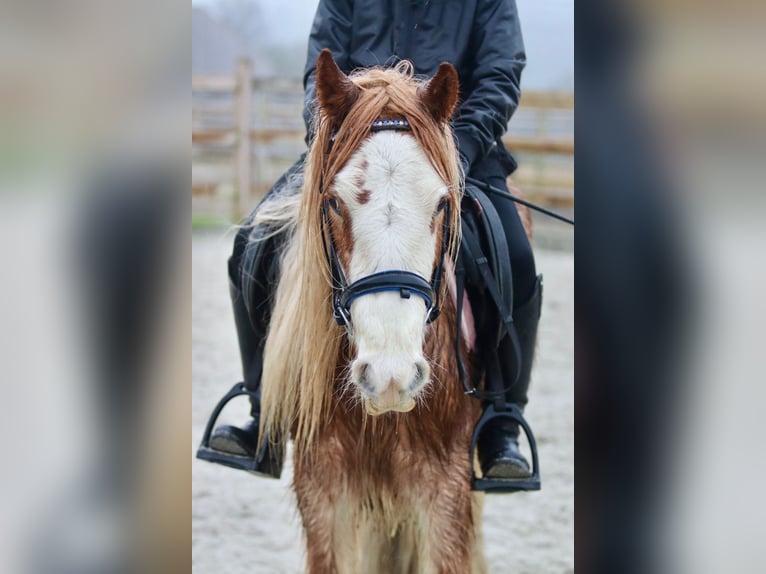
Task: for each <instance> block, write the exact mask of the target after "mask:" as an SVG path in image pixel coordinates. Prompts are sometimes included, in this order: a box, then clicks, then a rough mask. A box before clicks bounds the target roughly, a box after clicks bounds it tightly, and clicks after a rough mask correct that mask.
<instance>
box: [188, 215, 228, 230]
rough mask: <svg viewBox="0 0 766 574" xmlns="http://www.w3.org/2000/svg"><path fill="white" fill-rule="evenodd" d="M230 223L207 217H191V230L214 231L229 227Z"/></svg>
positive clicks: (221, 219) (220, 218)
mask: <svg viewBox="0 0 766 574" xmlns="http://www.w3.org/2000/svg"><path fill="white" fill-rule="evenodd" d="M230 225H231V221H228V220H226V219H223V218H222V217H211V216H209V215H192V229H216V228H222V227H229V226H230Z"/></svg>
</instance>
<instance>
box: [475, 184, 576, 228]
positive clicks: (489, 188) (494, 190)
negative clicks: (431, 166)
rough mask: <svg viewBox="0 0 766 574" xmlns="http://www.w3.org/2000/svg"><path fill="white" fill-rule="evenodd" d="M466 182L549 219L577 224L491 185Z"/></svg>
mask: <svg viewBox="0 0 766 574" xmlns="http://www.w3.org/2000/svg"><path fill="white" fill-rule="evenodd" d="M465 182H466V183H469V184H471V185H475V186H476V187H478V188H479V189H482V190H484V191H485V192H486V193H491V194H492V195H497V196H499V197H502V198H503V199H507V200H508V201H513V202H515V203H520V204H521V205H526V206H527V207H528V208H530V209H534V210H535V211H539V212H540V213H544V214H545V215H547V216H548V217H553V218H554V219H558V220H559V221H563V222H564V223H568V224H569V225H572V226H574V224H575V222H574V219H570V218H568V217H564V216H563V215H561V214H559V213H556V212H555V211H551V210H550V209H545V208H544V207H540V206H539V205H536V204H534V203H532V202H531V201H527V200H526V199H521V198H520V197H516V196H515V195H511V194H510V193H508V192H506V191H503V190H501V189H498V188H496V187H493V186H491V185H489V184H488V183H484V182H483V181H481V180H478V179H474V178H472V177H466V178H465Z"/></svg>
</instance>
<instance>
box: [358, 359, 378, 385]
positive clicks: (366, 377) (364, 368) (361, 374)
mask: <svg viewBox="0 0 766 574" xmlns="http://www.w3.org/2000/svg"><path fill="white" fill-rule="evenodd" d="M355 370H356V380H357V383H359V386H360V387H362V388H363V389H364V390H366V391H369V392H372V391H373V390H374V387H373V385H372V382H371V381H370V363H367V362H364V363H358V364H357V365H356V366H355Z"/></svg>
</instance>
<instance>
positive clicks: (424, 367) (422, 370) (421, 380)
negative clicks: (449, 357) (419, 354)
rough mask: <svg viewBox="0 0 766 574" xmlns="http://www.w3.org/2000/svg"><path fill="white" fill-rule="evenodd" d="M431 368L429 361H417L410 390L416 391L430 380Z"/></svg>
mask: <svg viewBox="0 0 766 574" xmlns="http://www.w3.org/2000/svg"><path fill="white" fill-rule="evenodd" d="M428 375H429V368H428V363H426V362H425V361H418V362H416V363H415V376H414V377H412V382H411V383H410V392H415V391H416V390H418V388H420V387H421V386H422V385H423V384H425V382H426V381H427V380H428Z"/></svg>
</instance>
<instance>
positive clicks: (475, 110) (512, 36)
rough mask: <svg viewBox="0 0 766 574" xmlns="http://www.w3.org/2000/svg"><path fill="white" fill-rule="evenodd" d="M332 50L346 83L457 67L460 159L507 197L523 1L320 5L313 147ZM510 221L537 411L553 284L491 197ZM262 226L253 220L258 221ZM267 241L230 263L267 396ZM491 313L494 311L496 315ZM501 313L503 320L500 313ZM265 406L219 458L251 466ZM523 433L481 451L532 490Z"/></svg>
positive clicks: (225, 436)
mask: <svg viewBox="0 0 766 574" xmlns="http://www.w3.org/2000/svg"><path fill="white" fill-rule="evenodd" d="M323 48H329V49H330V50H331V51H332V54H333V56H334V58H335V61H336V62H337V64H338V66H339V67H340V68H341V70H343V71H344V72H345V73H349V72H351V71H352V70H354V69H355V68H361V67H369V66H376V65H393V64H395V63H397V62H398V61H400V60H404V59H406V60H409V61H410V62H412V64H413V65H414V68H415V72H416V74H423V75H428V76H431V75H433V74H434V73H435V71H436V69H437V68H438V66H439V64H440V63H441V62H444V61H447V62H450V63H452V64H453V65H454V66H455V67H456V68H457V70H458V73H459V77H460V99H459V101H460V102H461V103H460V105H459V108H458V110H457V113H456V114H455V119H454V123H453V128H454V133H455V137H456V140H457V144H458V150H459V154H460V160H461V162H462V164H463V169H464V172H465V174H466V176H468V177H471V178H474V179H478V180H480V181H482V182H485V183H487V184H490V185H492V186H494V187H495V188H499V189H501V190H507V187H506V183H505V178H506V176H507V175H508V174H510V173H511V172H513V171H514V170H515V168H516V162H515V161H514V159H513V158H512V157H511V155H510V154H509V153H508V151H507V150H506V148H505V146H504V145H503V143H502V141H501V137H502V135H503V134H504V133H505V130H506V127H507V124H508V121H509V119H510V117H511V115H512V114H513V112H514V111H515V109H516V107H517V105H518V102H519V97H520V80H521V71H522V69H523V68H524V65H525V63H526V57H525V53H524V45H523V41H522V36H521V30H520V27H519V20H518V13H517V10H516V5H515V1H514V0H465V1H463V0H461V1H451V0H443V1H439V2H436V1H433V2H432V1H430V0H429V1H417V0H410V1H409V2H399V1H386V2H381V1H380V0H356V1H354V0H320V2H319V6H318V8H317V12H316V16H315V17H314V24H313V27H312V31H311V35H310V37H309V45H308V58H307V63H306V68H305V75H304V88H305V106H304V112H303V115H304V119H305V121H306V127H307V136H306V141H307V143H308V142H309V141H310V139H311V136H312V134H311V131H310V126H311V118H312V115H313V106H314V105H315V103H314V102H315V95H316V85H315V76H316V74H315V66H316V61H317V57H318V55H319V53H320V51H321V50H322V49H323ZM304 157H305V154H304V156H302V157H301V159H300V160H299V161H298V162H297V163H296V164H295V165H293V166H292V167H291V168H290V169H289V170H288V172H287V173H286V174H285V175H284V176H283V177H282V178H281V179H280V180H279V181H278V182H277V183H276V184H275V186H274V188H272V191H273V190H274V189H278V188H279V187H281V186H282V185H284V184H285V182H287V181H289V180H290V178H293V179H295V178H294V176H296V175H297V176H298V179H300V176H301V173H302V165H303V159H304ZM489 195H490V199H491V200H492V202H493V204H494V206H495V208H496V210H497V212H498V214H499V216H500V219H501V221H502V226H503V231H504V233H505V236H506V239H507V243H508V248H509V252H510V260H511V268H512V284H513V319H514V323H515V325H516V330H517V333H518V336H519V341H520V346H521V372H520V376H519V377H518V379H517V380H516V383H515V384H513V386H512V387H511V389H510V391H508V392H507V394H506V400H507V401H508V402H510V403H514V404H516V405H518V406H519V407H521V408H523V407H524V405H525V404H526V403H527V389H528V387H529V379H530V371H531V366H532V365H531V363H532V357H533V353H534V348H535V339H536V335H537V324H538V320H539V316H540V306H541V290H542V285H541V282H540V279H539V278H538V276H537V274H536V271H535V260H534V256H533V254H532V249H531V246H530V244H529V241H528V239H527V237H526V235H525V232H524V229H523V227H522V224H521V220H520V218H519V214H518V213H517V211H516V207H515V205H514V204H513V203H511V202H510V201H507V200H505V199H502V198H496V197H495V196H494V195H493V194H489ZM251 218H252V215H251ZM262 232H263V230H260V229H258V227H255V228H253V227H243V228H242V229H241V230H240V232H239V233H238V235H237V237H236V239H235V241H234V251H233V254H232V256H231V258H230V259H229V268H228V269H229V278H230V285H231V296H232V302H233V305H234V316H235V321H236V326H237V333H238V336H239V344H240V352H241V356H242V364H243V370H244V376H245V384H246V386H247V388H248V389H250V390H251V391H256V390H258V389H259V388H260V378H261V366H262V350H263V344H264V340H265V336H266V331H267V327H268V321H269V315H270V304H271V299H272V295H273V291H274V289H273V285H274V284H275V283H276V273H277V266H276V261H277V259H278V257H276V256H275V254H276V253H278V252H279V249H280V245H279V242H280V238H279V237H277V238H272V239H268V240H266V241H260V242H254V241H253V238H254V237H253V236H256V237H257V236H258V235H259V234H260V233H262ZM468 287H469V289H468V293H469V297H470V298H471V301H472V305H474V306H476V307H479V306H480V305H482V302H481V301H478V300H477V298H478V297H477V294H476V291H473V292H472V290H471V286H470V285H469V286H468ZM483 307H484V308H489V307H487V306H486V305H484V306H483ZM494 313H497V311H494ZM508 339H509V337H508V336H506V337H505V339H504V340H503V341H502V342H501V346H500V363H501V370H502V372H503V375H504V378H505V379H506V380H510V381H512V379H513V377H512V375H511V374H510V373H511V372H513V366H512V365H510V364H508V363H510V362H512V359H511V357H512V355H513V354H512V352H511V345H510V341H509V340H508ZM259 412H260V405H259V402H258V400H257V399H255V398H254V399H252V411H251V414H252V418H251V419H250V420H249V421H248V422H247V423H246V424H245V425H244V426H242V427H236V426H230V425H222V426H220V427H218V428H217V429H215V431H214V432H213V435H212V437H211V440H210V448H211V449H214V450H216V451H219V452H221V453H228V454H232V455H239V456H243V457H249V458H252V457H253V456H255V454H256V453H255V447H256V444H257V438H258V417H259ZM518 436H519V428H518V425H517V424H516V423H515V422H514V421H512V420H509V419H508V418H496V419H492V420H491V421H490V422H489V423H488V424H487V426H486V427H485V429H484V430H483V431H482V434H481V437H480V439H479V443H478V453H479V461H480V464H481V467H482V472H483V474H484V475H485V476H488V477H491V478H495V479H506V480H513V479H520V478H521V479H523V478H527V477H529V476H530V467H529V463H528V462H527V460H526V459H525V457H524V456H523V455H522V453H521V452H520V450H519V445H518ZM259 470H260V471H261V473H262V474H266V475H272V476H279V472H280V470H281V465H277V466H276V467H270V466H268V465H264V466H263V467H262V468H260V469H259Z"/></svg>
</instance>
